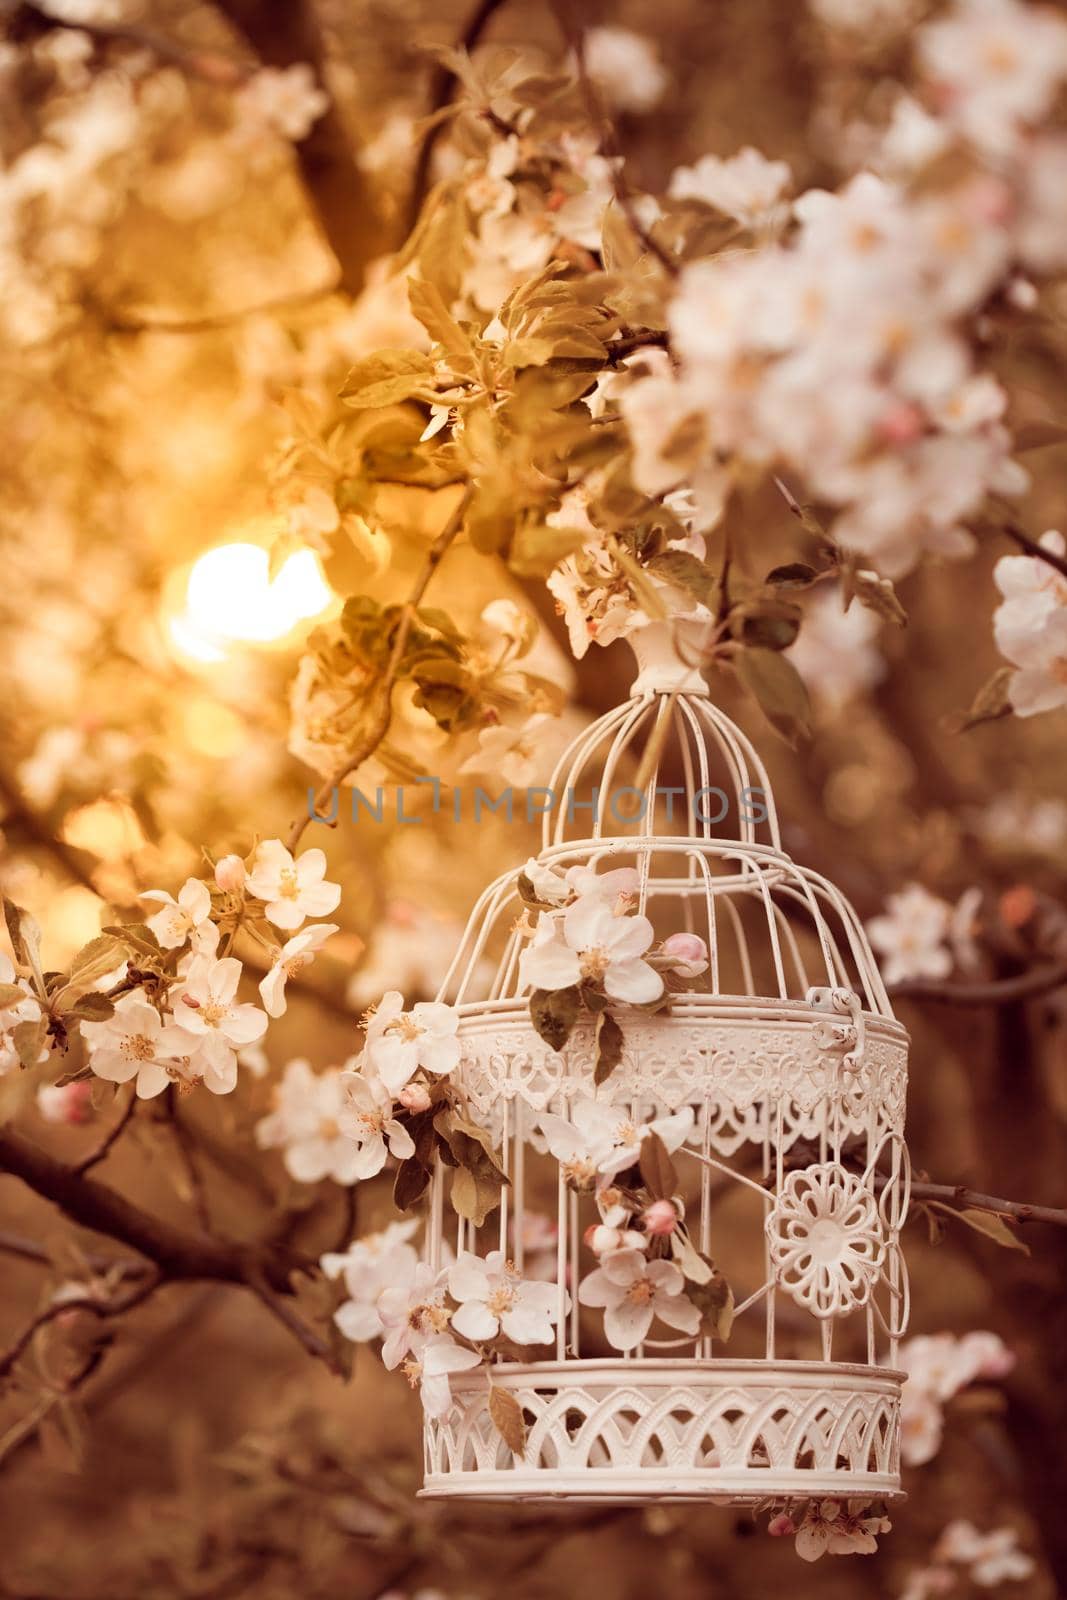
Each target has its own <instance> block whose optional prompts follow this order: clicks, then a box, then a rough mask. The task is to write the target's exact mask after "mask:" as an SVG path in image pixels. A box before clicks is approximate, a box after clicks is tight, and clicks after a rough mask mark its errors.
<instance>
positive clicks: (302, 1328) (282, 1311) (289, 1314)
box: [245, 1272, 341, 1376]
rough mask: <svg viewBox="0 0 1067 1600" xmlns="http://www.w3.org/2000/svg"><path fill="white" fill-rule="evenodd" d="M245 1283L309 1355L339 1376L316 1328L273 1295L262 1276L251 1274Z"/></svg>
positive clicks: (331, 1353)
mask: <svg viewBox="0 0 1067 1600" xmlns="http://www.w3.org/2000/svg"><path fill="white" fill-rule="evenodd" d="M245 1281H246V1282H247V1284H248V1287H249V1288H250V1289H251V1290H252V1293H253V1294H254V1295H255V1296H256V1298H257V1299H259V1300H261V1301H262V1303H263V1305H264V1306H265V1307H266V1308H267V1310H268V1311H269V1312H270V1314H271V1316H272V1317H274V1318H276V1319H277V1321H278V1322H280V1323H281V1325H282V1327H283V1328H285V1329H286V1330H287V1331H288V1332H289V1333H291V1334H292V1336H293V1338H294V1339H295V1340H296V1342H297V1343H298V1344H300V1345H302V1346H303V1348H304V1349H305V1350H306V1351H307V1352H308V1354H309V1355H311V1356H314V1357H315V1359H316V1360H317V1361H322V1362H324V1363H325V1365H326V1366H327V1367H328V1368H329V1370H330V1371H331V1372H333V1373H335V1374H337V1375H338V1376H339V1375H340V1371H341V1369H340V1367H339V1366H338V1365H337V1360H336V1358H335V1356H334V1354H333V1351H332V1350H331V1349H330V1347H329V1345H328V1344H327V1343H326V1341H325V1340H324V1339H320V1337H319V1335H318V1334H317V1333H316V1332H315V1330H314V1328H309V1327H308V1325H307V1323H306V1322H303V1321H302V1320H301V1319H300V1318H299V1317H298V1316H297V1315H296V1313H295V1312H294V1311H293V1310H291V1309H290V1307H289V1306H287V1305H286V1304H285V1303H284V1301H282V1300H279V1299H278V1298H277V1297H276V1296H275V1295H273V1294H272V1293H271V1292H270V1289H269V1288H268V1287H267V1285H266V1283H265V1282H264V1281H263V1278H262V1276H260V1275H259V1274H257V1273H255V1272H251V1273H249V1275H248V1277H247V1278H246V1280H245Z"/></svg>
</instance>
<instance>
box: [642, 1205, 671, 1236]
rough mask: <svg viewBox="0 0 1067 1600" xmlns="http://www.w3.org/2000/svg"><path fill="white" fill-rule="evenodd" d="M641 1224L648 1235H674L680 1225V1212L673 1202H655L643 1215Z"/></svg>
mask: <svg viewBox="0 0 1067 1600" xmlns="http://www.w3.org/2000/svg"><path fill="white" fill-rule="evenodd" d="M641 1222H642V1224H643V1226H644V1230H645V1232H646V1233H653V1234H668V1233H673V1232H674V1230H675V1228H676V1227H677V1225H678V1211H677V1208H676V1207H675V1204H674V1201H673V1200H653V1202H652V1204H651V1205H650V1206H648V1207H647V1208H646V1209H645V1211H644V1212H643V1213H642V1216H641Z"/></svg>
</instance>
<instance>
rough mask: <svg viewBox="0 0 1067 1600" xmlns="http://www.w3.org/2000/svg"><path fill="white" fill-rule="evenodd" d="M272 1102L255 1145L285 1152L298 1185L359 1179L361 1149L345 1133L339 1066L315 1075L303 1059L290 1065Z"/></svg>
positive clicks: (258, 1132) (309, 1064) (258, 1129)
mask: <svg viewBox="0 0 1067 1600" xmlns="http://www.w3.org/2000/svg"><path fill="white" fill-rule="evenodd" d="M273 1099H274V1109H273V1111H271V1112H270V1114H269V1115H268V1116H266V1117H263V1118H261V1120H260V1121H259V1122H257V1124H256V1143H257V1144H258V1145H259V1146H260V1148H261V1149H265V1150H276V1149H280V1150H281V1151H282V1159H283V1161H284V1162H285V1169H286V1171H287V1172H288V1174H289V1176H290V1177H291V1178H295V1179H296V1181H297V1183H319V1182H321V1181H322V1179H323V1178H332V1179H333V1181H334V1183H340V1184H345V1185H348V1184H353V1183H355V1182H357V1181H358V1179H359V1176H360V1171H359V1168H360V1153H359V1146H358V1145H357V1144H354V1143H353V1141H352V1140H351V1139H350V1138H348V1137H347V1135H346V1134H344V1133H342V1131H341V1116H342V1113H343V1111H344V1108H345V1092H344V1088H343V1086H342V1083H341V1071H340V1069H339V1068H336V1067H333V1068H330V1069H329V1070H328V1071H326V1072H319V1073H316V1072H313V1071H312V1068H311V1063H310V1062H308V1061H305V1060H304V1059H302V1058H298V1059H296V1060H295V1061H290V1062H289V1064H288V1066H287V1067H286V1069H285V1072H284V1073H283V1075H282V1080H281V1082H280V1083H279V1084H278V1085H277V1086H276V1087H275V1090H274V1096H273Z"/></svg>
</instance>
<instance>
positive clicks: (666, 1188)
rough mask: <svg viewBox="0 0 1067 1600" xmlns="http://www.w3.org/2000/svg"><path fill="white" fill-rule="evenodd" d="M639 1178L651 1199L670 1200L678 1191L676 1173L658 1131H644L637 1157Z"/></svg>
mask: <svg viewBox="0 0 1067 1600" xmlns="http://www.w3.org/2000/svg"><path fill="white" fill-rule="evenodd" d="M638 1165H639V1167H640V1169H641V1178H642V1181H643V1183H644V1185H645V1188H646V1189H647V1190H648V1192H649V1194H650V1195H651V1196H652V1198H653V1200H672V1199H673V1198H674V1196H675V1195H676V1194H677V1193H678V1187H679V1185H678V1174H677V1172H676V1171H675V1170H674V1162H673V1161H672V1160H671V1158H670V1156H669V1155H668V1154H667V1147H666V1145H665V1144H664V1143H663V1140H662V1139H661V1138H660V1136H659V1134H658V1133H646V1134H645V1137H644V1138H643V1139H642V1140H641V1154H640V1156H639V1157H638Z"/></svg>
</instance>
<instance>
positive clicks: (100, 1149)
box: [73, 1090, 137, 1174]
mask: <svg viewBox="0 0 1067 1600" xmlns="http://www.w3.org/2000/svg"><path fill="white" fill-rule="evenodd" d="M136 1110H137V1096H136V1094H134V1093H133V1091H132V1090H131V1091H130V1098H129V1099H128V1100H127V1102H126V1106H125V1109H124V1110H123V1112H122V1114H121V1116H120V1117H119V1119H118V1121H117V1122H116V1123H115V1124H114V1126H113V1127H111V1128H109V1129H108V1131H107V1133H106V1134H105V1135H104V1137H103V1139H101V1141H100V1143H99V1144H98V1145H97V1146H96V1149H95V1150H91V1151H90V1152H89V1154H88V1155H87V1156H83V1157H82V1159H81V1160H80V1161H77V1162H75V1164H74V1168H73V1170H74V1171H75V1172H77V1173H79V1174H80V1173H84V1172H88V1171H89V1170H90V1168H92V1167H95V1166H97V1165H99V1163H100V1162H101V1161H103V1160H105V1159H106V1157H107V1156H108V1155H109V1154H110V1153H111V1148H112V1146H113V1145H114V1144H116V1143H117V1142H118V1140H119V1139H121V1137H122V1135H123V1134H124V1133H125V1131H126V1129H127V1127H128V1126H129V1124H130V1121H131V1120H132V1118H133V1114H134V1112H135V1111H136Z"/></svg>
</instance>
